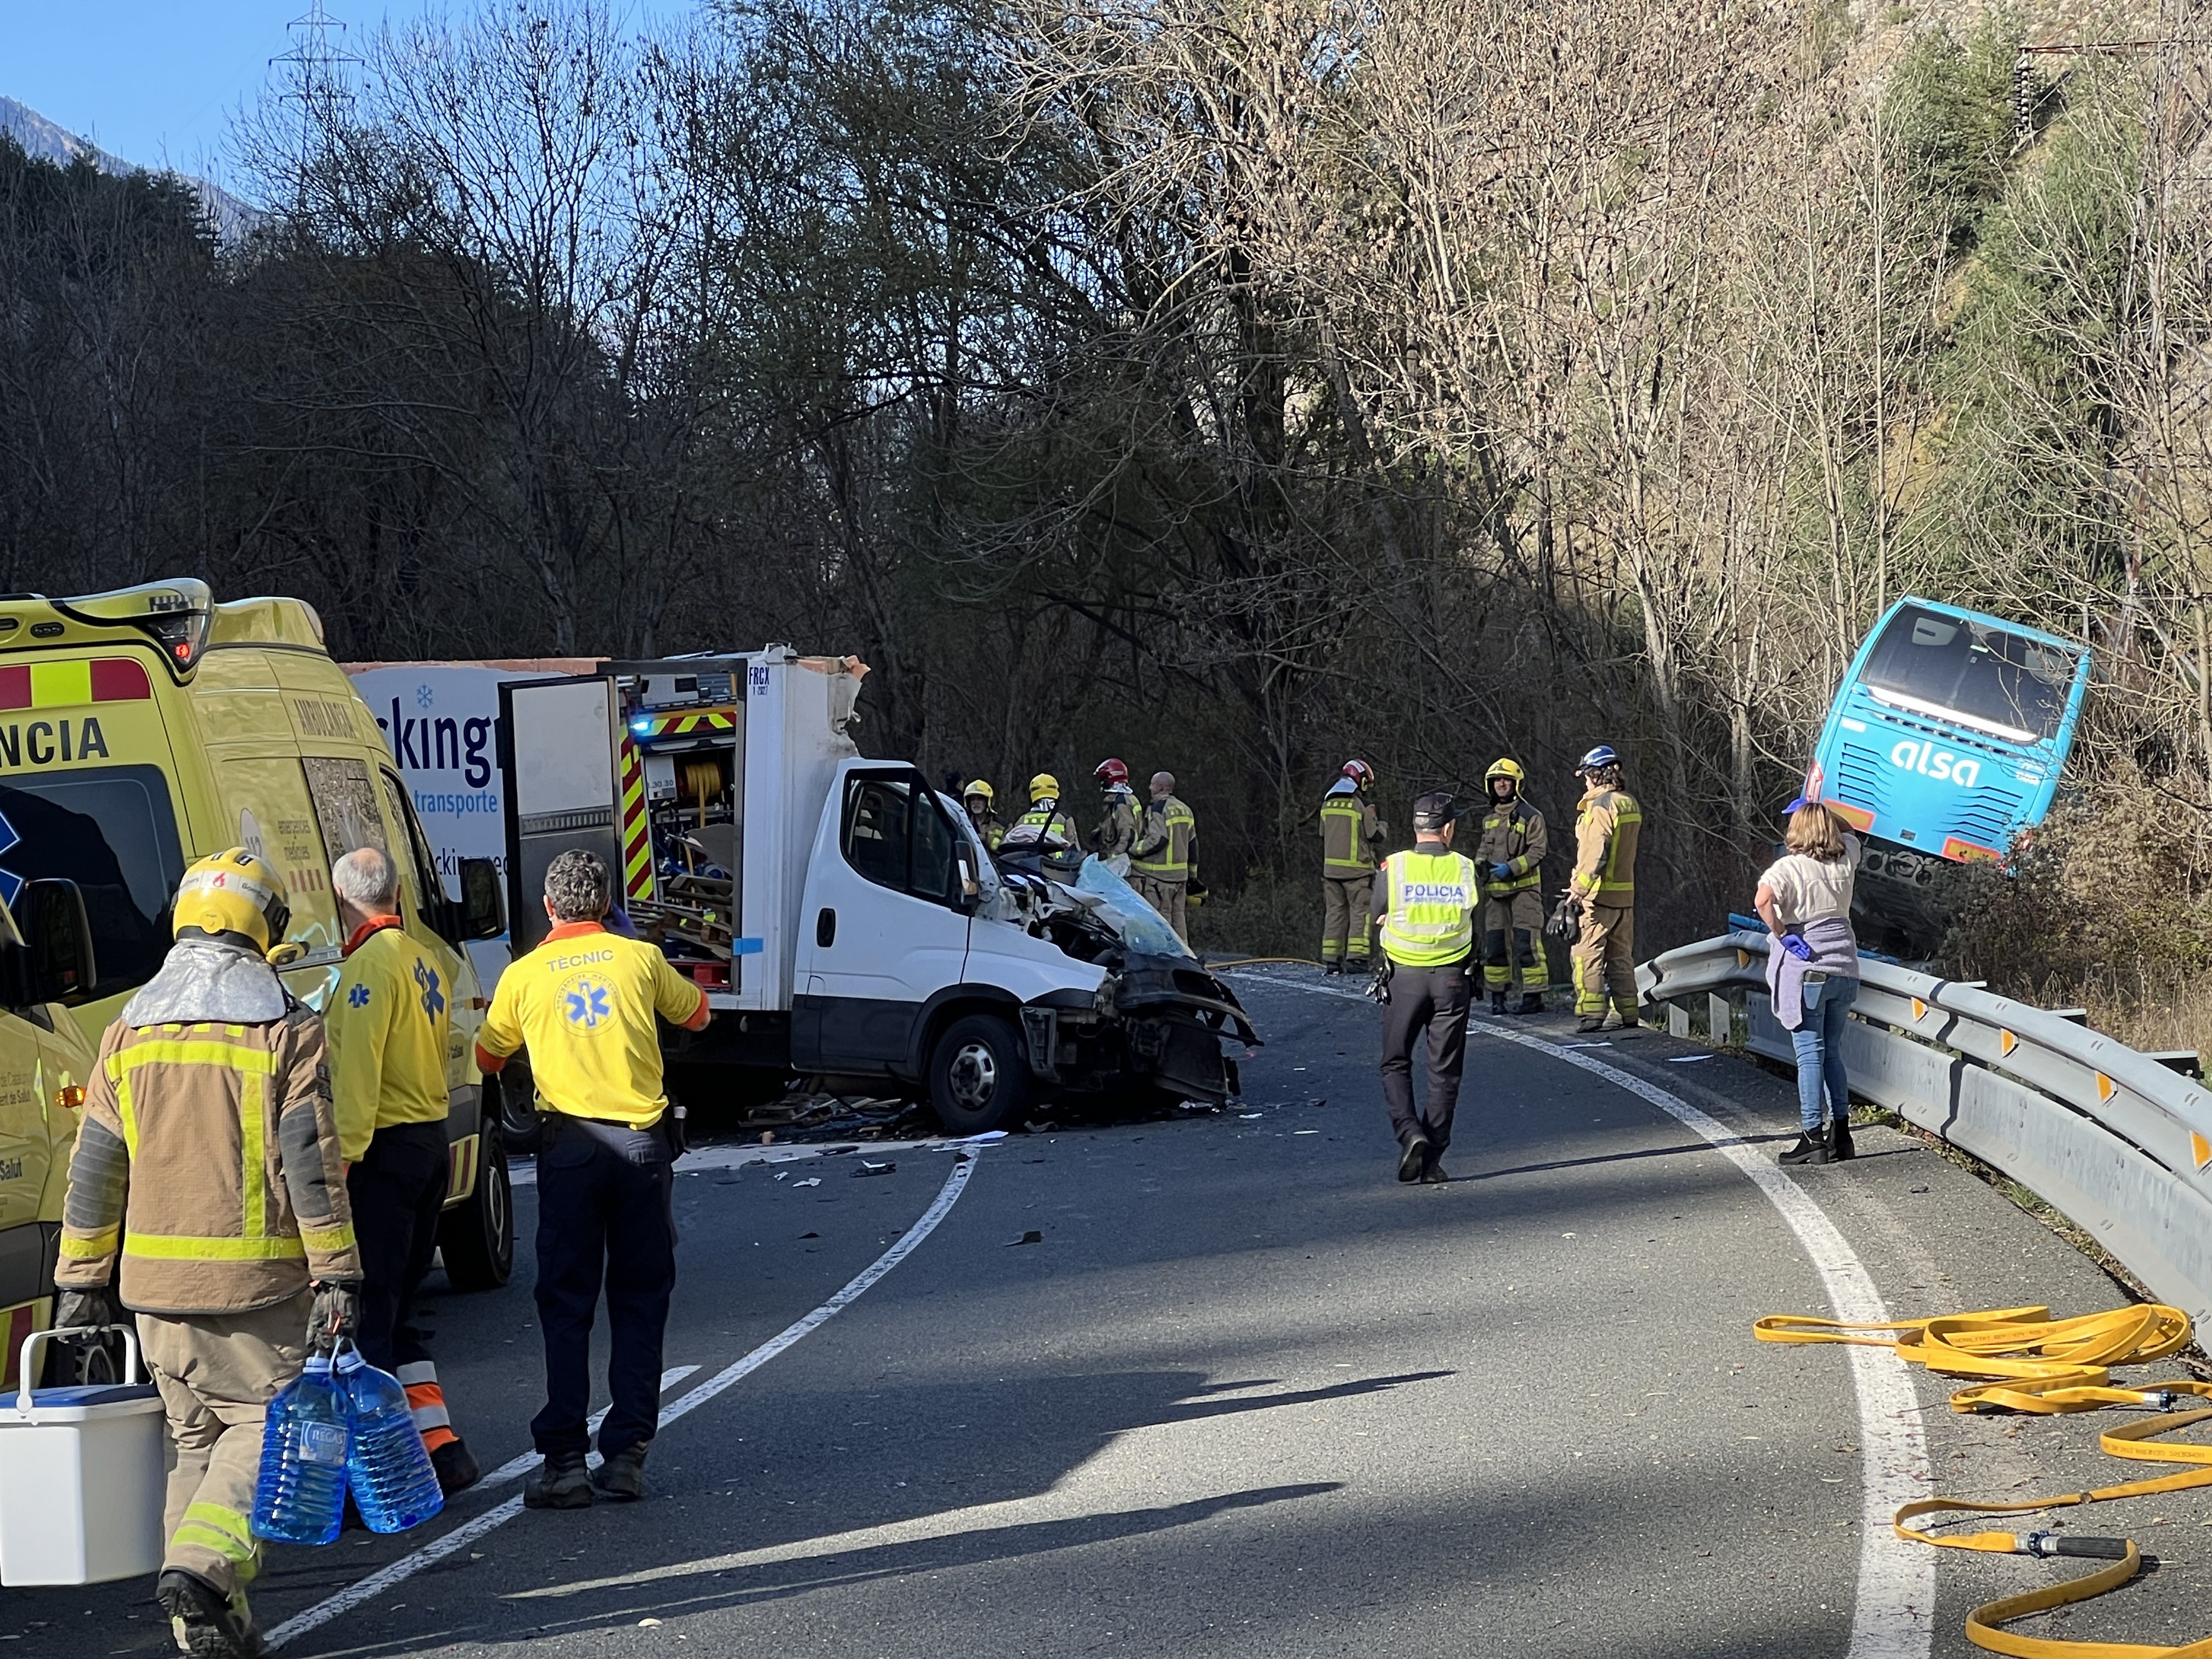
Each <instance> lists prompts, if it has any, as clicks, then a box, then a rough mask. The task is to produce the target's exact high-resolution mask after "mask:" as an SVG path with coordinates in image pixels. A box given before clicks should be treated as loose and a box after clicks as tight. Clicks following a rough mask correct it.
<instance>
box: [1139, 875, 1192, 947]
mask: <svg viewBox="0 0 2212 1659" xmlns="http://www.w3.org/2000/svg"><path fill="white" fill-rule="evenodd" d="M1129 885H1130V886H1132V887H1133V888H1135V889H1136V890H1137V896H1138V897H1139V898H1140V899H1142V900H1144V902H1146V903H1147V904H1149V905H1151V906H1152V908H1153V909H1155V910H1157V911H1158V912H1159V913H1160V915H1162V916H1164V917H1165V918H1166V919H1167V924H1168V926H1169V927H1172V928H1174V929H1175V936H1176V938H1177V939H1181V940H1182V942H1183V943H1184V944H1186V945H1188V944H1189V943H1190V927H1189V926H1188V923H1187V922H1186V921H1184V919H1183V896H1184V893H1185V891H1186V890H1187V884H1185V883H1183V882H1180V881H1162V880H1160V879H1159V878H1157V877H1154V876H1148V875H1146V874H1144V873H1143V872H1139V871H1132V872H1130V875H1129Z"/></svg>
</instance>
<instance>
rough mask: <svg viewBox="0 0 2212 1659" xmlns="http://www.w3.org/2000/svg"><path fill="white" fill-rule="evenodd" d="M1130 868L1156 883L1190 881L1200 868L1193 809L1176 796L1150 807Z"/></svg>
mask: <svg viewBox="0 0 2212 1659" xmlns="http://www.w3.org/2000/svg"><path fill="white" fill-rule="evenodd" d="M1129 868H1130V869H1131V871H1133V872H1134V873H1136V874H1138V875H1140V876H1145V877H1148V878H1151V879H1152V880H1153V881H1170V882H1188V881H1189V879H1190V878H1191V877H1192V875H1193V874H1194V873H1195V872H1196V871H1197V868H1198V820H1197V819H1196V818H1194V817H1192V816H1191V811H1190V808H1188V806H1185V805H1183V804H1182V802H1181V801H1180V800H1177V799H1176V798H1175V797H1174V796H1173V795H1162V796H1160V797H1159V798H1158V799H1157V800H1154V801H1152V802H1151V803H1150V804H1149V805H1146V808H1145V816H1144V820H1143V822H1142V823H1139V826H1138V828H1137V843H1136V845H1135V846H1134V847H1132V848H1130V849H1129Z"/></svg>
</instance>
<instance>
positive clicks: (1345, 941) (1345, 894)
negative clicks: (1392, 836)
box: [1321, 760, 1388, 974]
mask: <svg viewBox="0 0 2212 1659" xmlns="http://www.w3.org/2000/svg"><path fill="white" fill-rule="evenodd" d="M1373 787H1375V769H1374V768H1373V767H1371V766H1370V765H1369V764H1368V763H1366V762H1365V761H1364V760H1348V761H1346V762H1345V763H1344V771H1343V773H1342V774H1341V775H1340V776H1339V777H1338V778H1337V780H1336V781H1335V782H1334V783H1333V784H1331V785H1330V786H1329V787H1328V793H1327V794H1326V795H1324V796H1322V803H1321V916H1322V921H1321V970H1322V972H1323V973H1324V974H1340V973H1342V972H1343V971H1344V970H1345V969H1346V966H1347V965H1348V966H1349V967H1350V968H1351V969H1352V971H1353V972H1354V973H1364V972H1366V971H1367V958H1368V954H1369V945H1370V941H1371V940H1372V939H1373V937H1374V930H1373V928H1372V927H1370V925H1369V922H1368V900H1369V899H1370V897H1371V896H1373V894H1374V890H1375V861H1376V860H1377V859H1378V858H1380V857H1381V856H1382V854H1383V838H1384V836H1386V835H1387V834H1388V829H1387V827H1386V826H1385V825H1384V823H1383V820H1382V818H1381V817H1378V816H1377V815H1376V811H1375V803H1374V802H1372V801H1371V800H1370V799H1368V798H1367V792H1368V791H1369V790H1370V789H1372V788H1373Z"/></svg>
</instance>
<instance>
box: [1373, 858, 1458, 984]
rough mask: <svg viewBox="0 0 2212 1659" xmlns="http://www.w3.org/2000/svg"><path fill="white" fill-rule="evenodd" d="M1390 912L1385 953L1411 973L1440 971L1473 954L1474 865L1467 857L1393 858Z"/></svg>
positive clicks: (1386, 871) (1388, 874)
mask: <svg viewBox="0 0 2212 1659" xmlns="http://www.w3.org/2000/svg"><path fill="white" fill-rule="evenodd" d="M1383 877H1384V879H1385V881H1386V883H1387V884H1388V891H1389V908H1388V909H1387V910H1386V911H1385V912H1384V913H1383V952H1384V954H1386V955H1387V956H1388V957H1389V958H1390V960H1391V961H1393V962H1395V963H1398V964H1400V965H1401V967H1406V968H1441V967H1443V966H1445V965H1446V964H1448V963H1455V962H1457V961H1459V960H1460V959H1461V958H1462V957H1465V956H1466V955H1467V954H1468V952H1469V951H1472V950H1474V905H1475V896H1476V893H1477V892H1478V890H1479V889H1478V886H1477V884H1476V881H1475V877H1474V860H1472V859H1470V858H1468V856H1467V855H1466V854H1463V853H1424V852H1422V851H1420V850H1419V848H1415V849H1414V850H1413V851H1412V852H1407V853H1393V854H1390V856H1389V858H1387V859H1385V860H1383Z"/></svg>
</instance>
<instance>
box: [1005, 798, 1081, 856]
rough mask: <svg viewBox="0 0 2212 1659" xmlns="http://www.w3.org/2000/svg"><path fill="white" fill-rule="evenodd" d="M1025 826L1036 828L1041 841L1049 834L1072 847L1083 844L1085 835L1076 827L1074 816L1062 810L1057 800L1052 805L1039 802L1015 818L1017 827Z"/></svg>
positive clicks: (1015, 826)
mask: <svg viewBox="0 0 2212 1659" xmlns="http://www.w3.org/2000/svg"><path fill="white" fill-rule="evenodd" d="M1024 827H1027V828H1029V829H1035V830H1036V832H1037V839H1038V840H1039V841H1040V842H1042V841H1043V840H1044V839H1045V837H1046V836H1059V837H1060V840H1062V841H1064V842H1066V843H1067V844H1068V845H1069V846H1070V847H1076V848H1079V847H1081V846H1082V845H1083V836H1082V835H1081V833H1080V832H1079V831H1078V830H1077V829H1076V827H1075V818H1074V816H1073V814H1072V813H1069V812H1065V811H1061V810H1060V803H1059V802H1057V801H1054V803H1053V804H1052V805H1050V806H1047V805H1044V804H1043V803H1042V802H1039V803H1038V804H1037V805H1035V806H1032V807H1030V810H1029V811H1026V812H1024V813H1023V814H1022V815H1021V817H1018V818H1016V819H1015V820H1014V828H1015V829H1022V828H1024Z"/></svg>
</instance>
